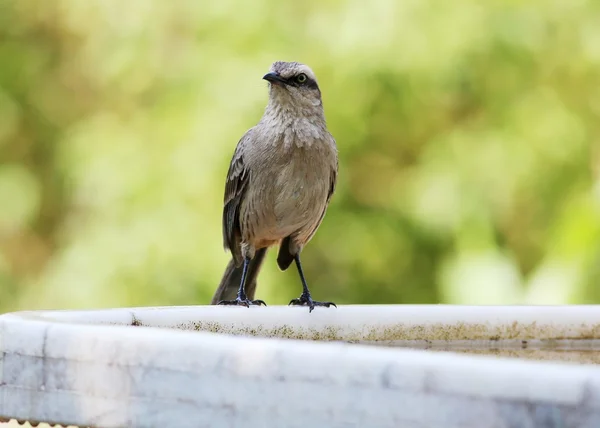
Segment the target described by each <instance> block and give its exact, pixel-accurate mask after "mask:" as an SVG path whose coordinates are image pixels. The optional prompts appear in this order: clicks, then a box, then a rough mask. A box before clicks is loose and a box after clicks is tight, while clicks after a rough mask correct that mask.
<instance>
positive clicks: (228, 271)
mask: <svg viewBox="0 0 600 428" xmlns="http://www.w3.org/2000/svg"><path fill="white" fill-rule="evenodd" d="M266 254H267V249H266V248H262V249H260V250H258V251H257V252H256V254H255V255H254V258H253V259H252V260H251V261H250V266H248V274H247V278H246V296H247V297H248V299H250V300H254V293H256V278H257V277H258V273H259V272H260V268H261V266H262V263H263V261H264V259H265V256H266ZM242 267H243V265H240V266H239V267H236V265H235V261H234V260H233V258H232V259H231V260H230V261H229V263H228V264H227V267H226V268H225V273H224V274H223V278H222V279H221V283H220V284H219V287H217V291H215V295H214V296H213V298H212V300H211V302H210V304H211V305H216V304H217V303H219V301H220V300H234V299H235V298H236V296H237V292H238V289H239V288H240V281H241V280H242Z"/></svg>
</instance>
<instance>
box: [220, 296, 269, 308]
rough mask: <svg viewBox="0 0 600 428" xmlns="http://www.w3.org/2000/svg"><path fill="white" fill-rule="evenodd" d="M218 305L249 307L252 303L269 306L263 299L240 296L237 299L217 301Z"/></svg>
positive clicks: (253, 304)
mask: <svg viewBox="0 0 600 428" xmlns="http://www.w3.org/2000/svg"><path fill="white" fill-rule="evenodd" d="M217 305H224V306H245V307H247V308H249V307H250V305H252V306H260V305H264V306H267V304H266V303H265V302H264V301H263V300H249V299H246V298H244V299H242V298H240V297H238V298H236V299H235V300H221V301H219V303H217Z"/></svg>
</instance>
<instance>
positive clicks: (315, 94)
mask: <svg viewBox="0 0 600 428" xmlns="http://www.w3.org/2000/svg"><path fill="white" fill-rule="evenodd" d="M263 79H265V80H267V81H268V82H269V102H268V104H267V107H266V109H265V112H264V114H263V116H262V118H261V120H260V122H259V123H258V124H257V125H256V126H255V127H253V128H251V129H250V130H248V131H247V132H246V134H244V136H243V137H242V138H241V140H240V141H239V142H238V144H237V147H236V149H235V152H234V154H233V158H232V160H231V164H230V166H229V171H228V173H227V179H226V185H225V201H224V202H225V205H224V209H223V242H224V246H225V249H226V250H229V251H231V254H232V260H231V261H230V262H229V264H228V265H227V268H226V270H225V273H224V274H223V278H222V280H221V283H220V284H219V287H218V288H217V290H216V292H215V295H214V297H213V299H212V302H211V303H212V304H215V303H216V304H222V305H243V306H246V307H249V305H261V304H263V305H265V303H264V302H263V301H262V300H253V298H254V293H255V290H256V278H257V276H258V273H259V271H260V267H261V265H262V262H263V260H264V258H265V255H266V252H267V250H268V248H269V247H271V246H274V245H279V246H280V247H279V254H278V256H277V264H278V265H279V268H280V269H281V270H286V269H287V268H288V267H289V266H290V264H291V263H292V261H295V262H296V267H297V268H298V274H299V275H300V280H301V281H302V294H301V295H300V297H299V298H298V299H293V300H292V301H291V302H290V305H307V306H308V307H309V308H310V312H312V310H313V309H314V308H315V306H325V307H329V306H331V305H333V306H335V304H334V303H333V302H317V301H315V300H313V299H312V297H311V294H310V291H309V289H308V286H307V284H306V279H305V278H304V273H303V271H302V264H301V262H300V252H301V251H302V249H303V248H304V246H305V245H306V244H307V243H308V242H309V241H310V239H311V238H312V237H313V236H314V234H315V232H316V231H317V228H318V227H319V225H320V224H321V222H322V221H323V217H324V216H325V211H326V210H327V205H328V204H329V201H330V199H331V196H332V195H333V192H334V191H335V186H336V180H337V172H338V156H337V147H336V144H335V139H334V138H333V136H332V135H331V134H330V133H329V131H328V130H327V125H326V123H325V114H324V112H323V102H322V101H321V91H320V89H319V86H318V85H317V80H316V78H315V75H314V73H313V71H312V70H311V69H310V68H309V67H308V66H306V65H304V64H300V63H297V62H282V61H278V62H275V63H273V64H272V65H271V69H270V71H269V72H268V73H267V74H265V75H264V76H263ZM236 291H237V296H236V294H235V293H236ZM234 297H235V298H234ZM228 299H231V300H228Z"/></svg>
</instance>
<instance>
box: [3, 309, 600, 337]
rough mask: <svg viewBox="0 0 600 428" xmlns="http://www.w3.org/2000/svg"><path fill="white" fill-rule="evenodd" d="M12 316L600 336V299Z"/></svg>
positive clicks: (319, 331) (293, 333)
mask: <svg viewBox="0 0 600 428" xmlns="http://www.w3.org/2000/svg"><path fill="white" fill-rule="evenodd" d="M10 315H11V316H16V317H21V318H23V319H42V320H47V321H52V322H74V323H85V324H123V325H128V324H129V325H131V324H137V325H142V326H150V327H165V328H178V329H183V330H200V331H211V332H216V333H226V334H243V335H253V336H260V337H281V338H295V339H317V340H341V341H351V342H361V341H388V342H395V343H401V342H402V341H405V342H419V341H421V342H431V343H436V342H445V343H448V342H457V343H458V342H463V343H464V342H467V341H496V342H501V341H515V342H521V341H527V340H546V341H555V342H556V341H561V340H562V341H598V340H600V306H591V305H590V306H457V305H349V306H340V307H339V308H337V309H335V308H329V309H324V308H317V309H315V311H313V312H312V313H309V312H308V309H307V308H303V307H287V306H269V307H266V308H265V307H251V308H244V307H216V306H179V307H147V308H122V309H108V310H93V311H33V312H18V313H13V314H10Z"/></svg>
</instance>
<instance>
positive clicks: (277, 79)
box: [263, 71, 285, 85]
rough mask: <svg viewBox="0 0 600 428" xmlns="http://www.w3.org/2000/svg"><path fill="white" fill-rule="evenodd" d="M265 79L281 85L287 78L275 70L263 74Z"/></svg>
mask: <svg viewBox="0 0 600 428" xmlns="http://www.w3.org/2000/svg"><path fill="white" fill-rule="evenodd" d="M263 79H265V80H266V81H268V82H271V83H275V84H276V85H281V84H284V83H285V79H284V78H283V77H281V76H280V75H279V73H275V72H274V71H271V72H269V73H267V74H265V75H264V76H263Z"/></svg>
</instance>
